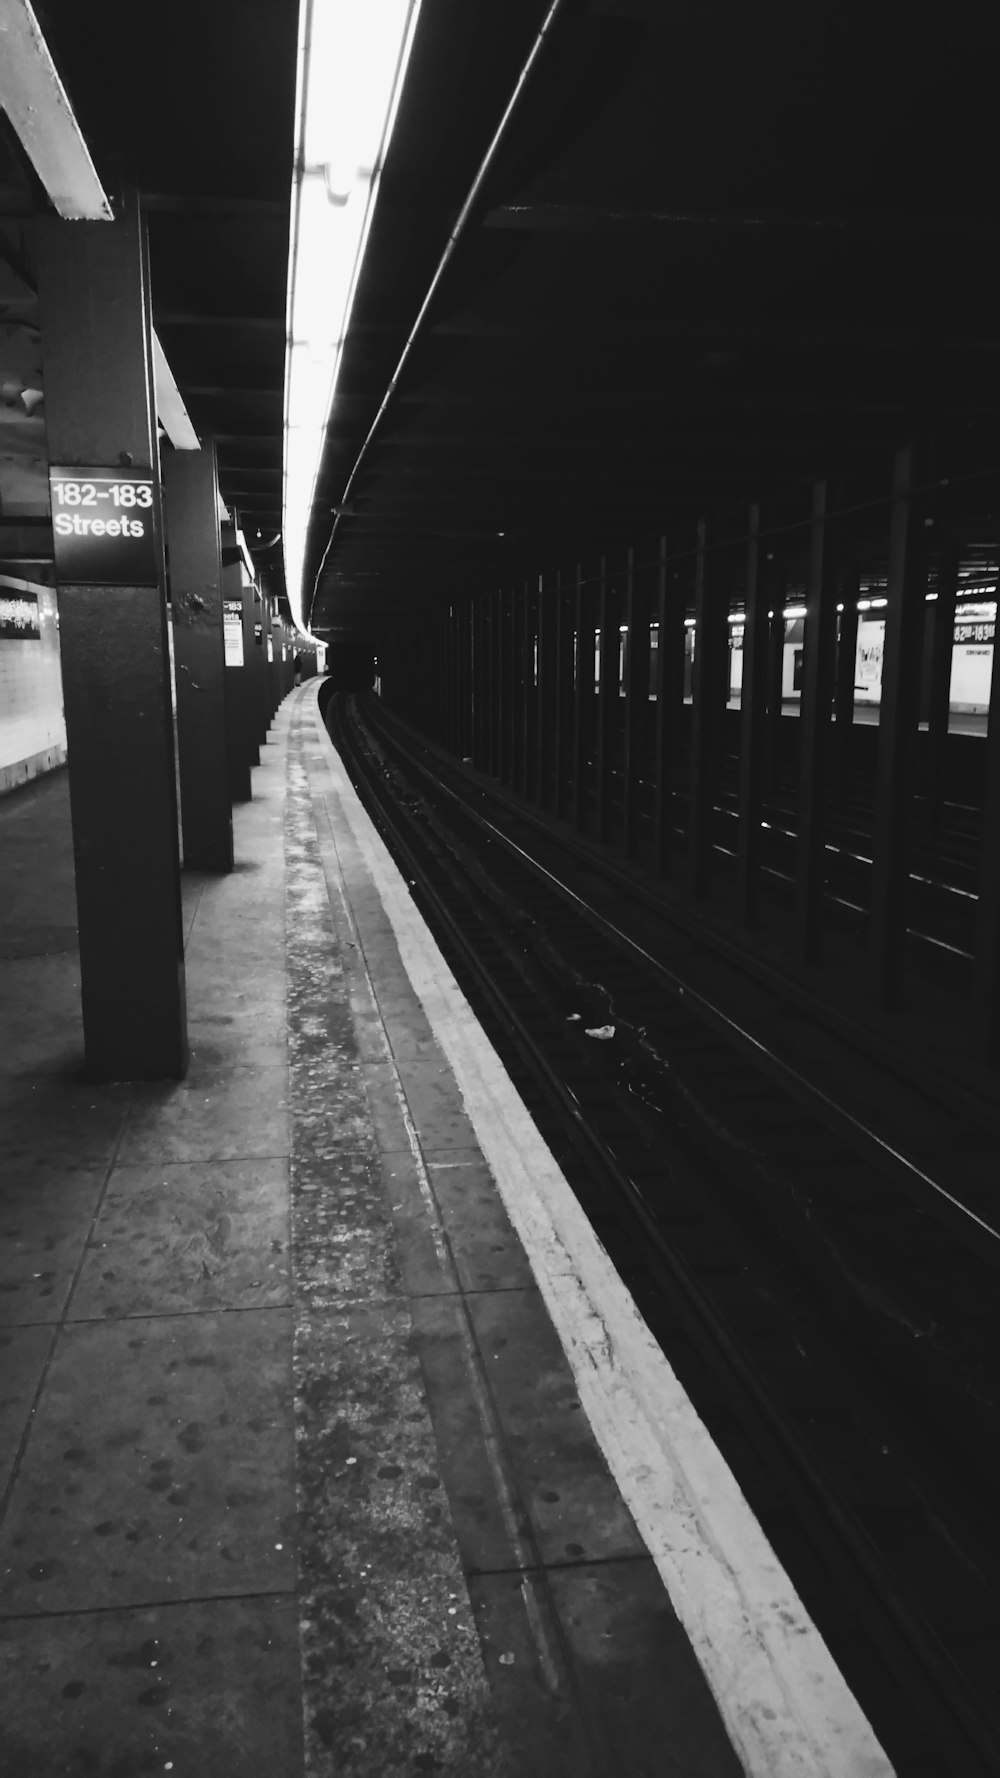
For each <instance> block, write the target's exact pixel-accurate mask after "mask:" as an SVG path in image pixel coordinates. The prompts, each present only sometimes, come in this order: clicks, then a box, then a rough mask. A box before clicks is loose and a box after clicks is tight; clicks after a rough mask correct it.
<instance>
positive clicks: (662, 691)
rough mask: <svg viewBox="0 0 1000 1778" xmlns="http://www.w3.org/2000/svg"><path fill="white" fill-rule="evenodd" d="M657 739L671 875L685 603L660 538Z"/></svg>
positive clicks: (658, 852)
mask: <svg viewBox="0 0 1000 1778" xmlns="http://www.w3.org/2000/svg"><path fill="white" fill-rule="evenodd" d="M656 673H657V681H656V738H655V742H654V748H655V753H654V767H653V771H654V785H653V869H654V870H655V872H656V874H657V876H659V877H668V876H669V875H670V856H671V850H672V847H671V840H672V837H673V775H674V771H675V769H676V766H677V762H678V758H679V755H680V737H681V717H682V713H683V707H684V600H683V597H682V595H681V592H680V588H679V587H676V586H674V584H673V581H672V578H671V575H670V572H669V570H668V567H667V540H666V538H665V537H661V538H660V547H659V561H658V564H657V589H656Z"/></svg>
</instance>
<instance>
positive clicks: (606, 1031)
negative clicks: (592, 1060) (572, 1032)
mask: <svg viewBox="0 0 1000 1778" xmlns="http://www.w3.org/2000/svg"><path fill="white" fill-rule="evenodd" d="M614 1034H615V1028H614V1026H613V1025H594V1026H592V1027H588V1029H587V1030H586V1031H585V1032H584V1036H585V1037H599V1038H600V1040H601V1042H602V1043H607V1040H608V1038H609V1037H613V1036H614Z"/></svg>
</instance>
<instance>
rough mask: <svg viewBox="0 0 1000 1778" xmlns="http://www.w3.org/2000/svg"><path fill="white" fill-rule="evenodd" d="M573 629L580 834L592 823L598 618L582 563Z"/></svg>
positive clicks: (575, 799) (576, 812)
mask: <svg viewBox="0 0 1000 1778" xmlns="http://www.w3.org/2000/svg"><path fill="white" fill-rule="evenodd" d="M573 628H574V632H575V637H576V644H575V656H576V664H575V669H574V674H573V825H574V827H575V828H576V829H577V830H578V831H579V832H580V833H584V832H586V829H587V819H588V796H589V777H590V771H589V758H590V725H591V717H592V713H593V701H594V618H593V611H592V600H591V597H590V589H589V587H588V586H587V585H586V584H585V580H584V572H583V563H582V562H578V563H577V565H576V585H575V588H574V596H573Z"/></svg>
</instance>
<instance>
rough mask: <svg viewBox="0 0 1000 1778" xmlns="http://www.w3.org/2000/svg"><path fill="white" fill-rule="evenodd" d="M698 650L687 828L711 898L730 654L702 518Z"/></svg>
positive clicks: (692, 884) (699, 886) (695, 877)
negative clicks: (723, 696) (724, 692)
mask: <svg viewBox="0 0 1000 1778" xmlns="http://www.w3.org/2000/svg"><path fill="white" fill-rule="evenodd" d="M694 618H695V628H694V635H695V645H694V675H693V680H692V708H691V802H690V819H689V824H688V889H689V892H690V894H691V895H693V896H694V897H696V898H697V897H700V896H704V895H707V893H708V889H709V884H710V881H711V871H712V836H713V826H714V801H715V769H716V761H717V758H718V750H719V725H720V722H721V720H722V717H721V712H722V709H723V708H724V704H723V702H722V699H721V695H720V679H721V676H722V669H723V668H724V667H725V665H726V664H727V656H728V650H727V647H726V638H725V635H724V634H721V635H720V620H721V628H722V630H723V631H724V629H725V624H726V609H725V603H724V600H723V597H722V575H721V572H720V564H719V560H718V553H717V552H713V551H710V550H709V546H708V521H707V519H704V518H702V519H699V521H698V538H697V545H696V551H695V591H694Z"/></svg>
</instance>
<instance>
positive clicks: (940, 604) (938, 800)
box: [924, 527, 997, 837]
mask: <svg viewBox="0 0 1000 1778" xmlns="http://www.w3.org/2000/svg"><path fill="white" fill-rule="evenodd" d="M958 566H959V548H958V538H957V536H956V534H955V532H954V531H953V530H952V529H951V528H950V527H945V528H944V529H943V530H942V533H941V536H940V538H939V547H938V574H937V598H936V600H935V601H934V616H933V619H932V622H933V630H932V634H931V673H930V697H929V700H928V711H927V776H926V783H925V793H926V801H925V805H924V825H925V828H926V831H927V834H928V836H929V837H933V836H935V835H936V834H937V832H938V830H939V827H940V824H941V807H942V803H943V801H944V775H945V754H946V752H947V748H948V717H949V705H950V702H951V665H952V655H953V651H954V644H955V605H956V594H957V592H958ZM996 658H997V647H996V643H994V650H993V659H994V672H993V677H994V679H996V677H997V672H996V666H995V663H996Z"/></svg>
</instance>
